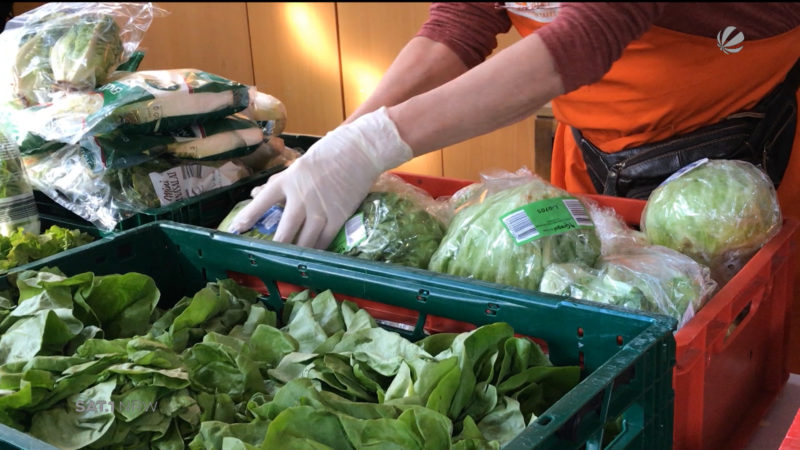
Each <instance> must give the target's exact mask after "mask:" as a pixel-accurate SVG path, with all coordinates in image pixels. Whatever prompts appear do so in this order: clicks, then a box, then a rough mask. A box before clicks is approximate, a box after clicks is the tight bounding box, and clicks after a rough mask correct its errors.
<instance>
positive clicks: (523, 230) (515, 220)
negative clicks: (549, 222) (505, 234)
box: [503, 210, 539, 243]
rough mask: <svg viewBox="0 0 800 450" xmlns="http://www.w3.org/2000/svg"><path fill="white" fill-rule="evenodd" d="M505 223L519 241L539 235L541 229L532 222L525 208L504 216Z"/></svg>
mask: <svg viewBox="0 0 800 450" xmlns="http://www.w3.org/2000/svg"><path fill="white" fill-rule="evenodd" d="M503 223H505V224H506V228H507V229H508V231H509V232H510V233H511V236H512V237H513V238H514V240H515V241H517V243H520V242H523V241H527V240H528V239H532V238H535V237H536V236H538V235H539V230H537V229H536V226H534V225H533V222H531V219H530V217H528V214H527V213H526V212H525V210H520V211H516V212H513V213H511V214H509V215H507V216H505V217H504V218H503Z"/></svg>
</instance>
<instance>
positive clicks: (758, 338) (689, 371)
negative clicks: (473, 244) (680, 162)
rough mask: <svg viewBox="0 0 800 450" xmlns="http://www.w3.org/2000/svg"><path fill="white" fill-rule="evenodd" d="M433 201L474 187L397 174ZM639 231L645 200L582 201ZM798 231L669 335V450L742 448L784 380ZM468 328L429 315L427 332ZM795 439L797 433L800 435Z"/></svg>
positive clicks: (790, 223) (787, 232) (773, 244)
mask: <svg viewBox="0 0 800 450" xmlns="http://www.w3.org/2000/svg"><path fill="white" fill-rule="evenodd" d="M395 173H396V174H397V175H399V176H400V177H402V178H403V179H405V180H406V181H407V182H409V183H411V184H414V185H416V186H418V187H421V188H423V189H425V190H426V191H428V192H429V193H430V194H431V195H433V196H434V197H440V196H448V195H452V194H453V193H454V192H455V191H456V190H458V189H460V188H462V187H464V186H466V185H468V184H470V183H472V181H468V180H456V179H447V178H440V177H432V176H425V175H414V174H408V173H401V172H395ZM587 197H589V198H592V199H594V200H595V201H597V202H598V203H599V204H600V205H604V206H611V207H613V208H614V209H615V210H616V212H617V213H618V214H620V216H622V218H623V219H624V220H625V222H627V223H628V224H629V225H631V226H638V225H639V221H640V217H641V214H642V210H643V209H644V205H645V202H644V201H643V200H634V199H627V198H619V197H609V196H604V195H588V196H587ZM799 226H800V225H799V224H798V223H797V221H795V220H791V219H786V220H784V225H783V227H782V229H781V231H780V232H779V234H778V235H777V236H775V237H774V238H773V239H772V240H771V241H770V242H768V243H767V244H766V245H765V246H764V247H763V248H762V249H761V250H760V251H759V252H758V253H757V254H756V255H755V256H753V258H751V260H750V261H748V263H747V264H746V265H745V266H744V267H743V268H742V270H741V271H740V272H739V273H738V274H737V275H736V276H735V277H734V278H733V279H731V281H729V282H728V284H726V285H725V286H724V287H723V288H722V289H721V290H720V291H719V292H717V294H716V295H715V296H714V297H713V298H712V299H711V300H709V301H708V303H707V304H706V305H705V306H704V307H703V309H701V310H700V311H699V312H698V313H697V314H696V315H695V317H694V318H693V319H692V320H690V321H689V322H688V323H687V324H686V325H685V326H683V327H682V328H681V329H680V330H678V331H677V332H676V333H675V341H676V354H675V357H676V365H675V370H674V376H673V389H674V391H675V418H674V430H673V435H674V448H675V449H692V450H694V449H704V450H716V449H722V448H725V449H735V448H742V447H744V446H745V445H746V444H747V442H748V440H749V439H750V437H751V436H752V435H753V433H754V432H755V430H756V428H757V427H758V424H759V421H760V420H761V418H762V417H763V416H764V414H766V412H767V410H768V409H769V407H770V406H771V405H772V403H773V402H774V401H775V398H776V397H777V395H778V393H779V392H780V390H781V388H782V387H783V386H784V385H785V384H786V382H787V380H788V379H789V365H788V355H789V351H788V347H789V325H788V323H789V322H788V321H789V307H790V305H791V292H792V286H793V282H794V271H793V270H792V267H791V266H790V265H789V256H790V255H791V254H792V252H794V251H795V249H794V235H795V233H797V231H798V227H799ZM466 326H468V324H463V323H459V322H453V321H450V320H448V319H444V318H437V317H430V316H429V317H428V320H427V321H426V330H429V331H431V332H445V331H454V330H455V331H464V330H465V327H466ZM798 433H800V431H798Z"/></svg>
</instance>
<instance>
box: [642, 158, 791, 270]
mask: <svg viewBox="0 0 800 450" xmlns="http://www.w3.org/2000/svg"><path fill="white" fill-rule="evenodd" d="M782 224H783V219H782V215H781V210H780V206H779V204H778V197H777V194H776V192H775V188H774V187H773V184H772V182H771V181H770V179H769V177H768V176H767V175H766V174H765V173H764V172H763V171H762V170H761V169H759V168H757V167H756V166H754V165H753V164H750V163H748V162H745V161H735V160H701V161H699V162H697V163H694V164H692V165H690V166H687V167H686V168H685V169H684V170H681V171H679V172H677V173H676V174H675V175H673V176H672V177H670V178H669V179H667V180H666V181H665V182H664V183H662V184H661V185H660V186H659V187H658V188H656V189H655V190H654V191H653V192H652V193H651V194H650V197H649V198H648V200H647V203H646V205H645V209H644V211H643V212H642V219H641V229H642V231H643V232H644V233H645V235H646V236H647V239H648V241H649V242H651V243H653V244H657V245H663V246H665V247H669V248H672V249H674V250H677V251H679V252H681V253H683V254H685V255H688V256H690V257H692V258H693V259H695V260H696V261H698V262H699V263H701V264H703V265H706V266H708V267H710V268H711V274H712V277H713V278H714V280H716V281H717V282H718V283H719V284H720V285H724V284H725V283H727V282H728V281H729V280H730V279H731V278H732V277H733V276H734V275H735V274H736V273H737V272H738V271H739V270H741V268H742V267H743V266H744V264H745V263H746V262H747V260H749V259H750V257H751V256H752V255H753V254H755V252H756V251H758V249H760V248H761V247H762V246H763V245H764V244H765V243H766V242H767V241H768V240H769V239H771V238H772V237H773V236H774V235H775V234H777V233H778V232H779V231H780V228H781V226H782Z"/></svg>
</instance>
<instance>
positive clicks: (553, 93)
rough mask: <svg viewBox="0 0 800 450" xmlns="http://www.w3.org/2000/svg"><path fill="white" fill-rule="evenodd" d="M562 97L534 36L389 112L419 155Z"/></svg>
mask: <svg viewBox="0 0 800 450" xmlns="http://www.w3.org/2000/svg"><path fill="white" fill-rule="evenodd" d="M563 93H564V86H563V84H562V81H561V75H560V74H559V73H558V72H557V71H556V68H555V63H554V60H553V57H552V55H551V54H550V51H549V50H548V49H547V47H546V46H545V45H544V43H543V42H542V40H541V39H540V38H539V36H538V35H536V34H532V35H530V36H528V37H526V38H525V39H522V40H520V41H519V42H517V43H515V44H514V45H512V46H510V47H508V48H507V49H505V50H503V51H501V52H499V53H498V54H497V55H495V56H494V57H492V58H490V59H489V60H487V61H486V62H484V63H482V64H480V65H478V66H477V67H475V68H473V69H472V70H470V71H469V72H467V73H465V74H463V75H462V76H460V77H458V78H457V79H455V80H453V81H451V82H449V83H447V84H445V85H442V86H440V87H437V88H435V89H433V90H431V91H429V92H426V93H424V94H421V95H418V96H416V97H413V98H411V99H409V100H407V101H405V102H403V103H401V104H399V105H396V106H392V107H390V108H389V109H388V113H389V117H390V118H391V119H392V121H394V123H395V124H396V125H397V129H398V131H399V133H400V136H401V137H402V139H403V140H404V141H405V142H406V143H407V144H408V145H409V147H411V148H412V149H413V154H414V156H419V155H422V154H425V153H428V152H430V151H433V150H436V149H438V148H442V147H445V146H448V145H452V144H455V143H458V142H461V141H464V140H466V139H470V138H473V137H476V136H480V135H482V134H486V133H488V132H491V131H494V130H497V129H499V128H502V127H504V126H507V125H511V124H513V123H515V122H518V121H520V120H522V119H524V118H526V117H528V116H530V115H531V114H533V113H535V112H536V111H537V110H539V109H540V108H541V107H542V106H544V105H545V104H546V103H547V102H548V101H550V100H551V99H553V98H555V97H557V96H559V95H561V94H563Z"/></svg>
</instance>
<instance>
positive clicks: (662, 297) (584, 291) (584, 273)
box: [539, 245, 717, 328]
mask: <svg viewBox="0 0 800 450" xmlns="http://www.w3.org/2000/svg"><path fill="white" fill-rule="evenodd" d="M716 288H717V283H716V282H715V281H714V280H713V279H712V278H711V272H710V270H709V269H708V267H706V266H703V265H701V264H699V263H697V262H696V261H694V260H693V259H692V258H690V257H688V256H686V255H684V254H682V253H679V252H677V251H675V250H672V249H669V248H666V247H662V246H658V245H632V246H629V247H627V248H624V249H623V248H622V247H619V248H617V251H616V252H615V253H613V254H607V255H603V257H602V258H601V259H600V260H599V261H598V263H597V264H596V266H595V267H589V266H587V265H585V264H581V263H566V264H552V265H550V266H548V267H547V269H546V270H545V272H544V275H543V276H542V282H541V284H540V287H539V290H540V291H542V292H545V293H549V294H556V295H567V296H570V297H573V298H577V299H585V300H590V301H595V302H599V303H604V304H610V305H616V306H621V307H624V308H628V309H632V310H635V311H644V312H650V313H656V314H663V315H668V316H671V317H673V318H675V319H676V320H677V321H678V327H679V328H680V327H682V326H683V325H684V324H685V323H686V322H688V321H689V320H690V319H691V318H692V317H694V314H695V313H696V312H697V311H698V310H700V308H702V307H703V305H704V304H705V303H706V302H707V301H708V300H709V299H710V298H711V296H712V295H713V294H714V292H715V291H716Z"/></svg>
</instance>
